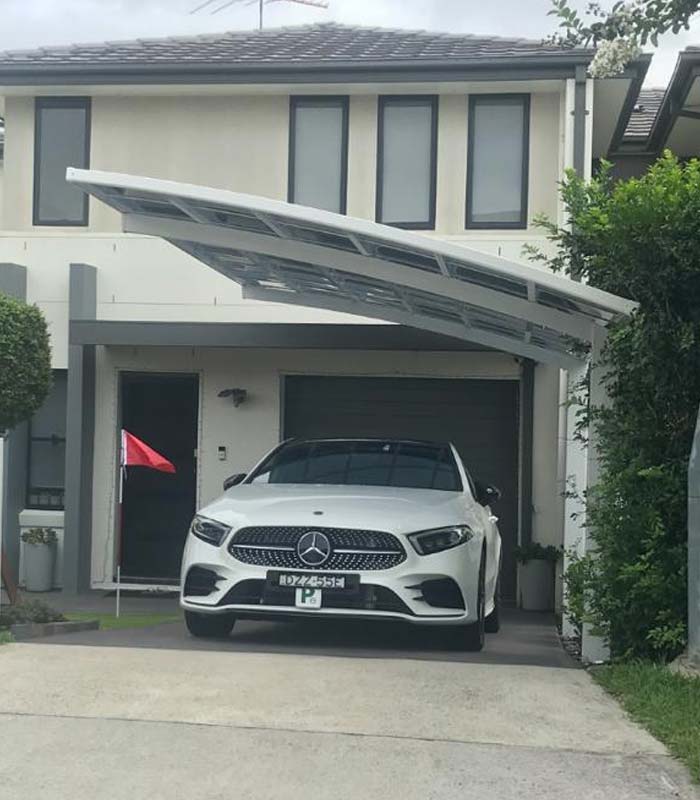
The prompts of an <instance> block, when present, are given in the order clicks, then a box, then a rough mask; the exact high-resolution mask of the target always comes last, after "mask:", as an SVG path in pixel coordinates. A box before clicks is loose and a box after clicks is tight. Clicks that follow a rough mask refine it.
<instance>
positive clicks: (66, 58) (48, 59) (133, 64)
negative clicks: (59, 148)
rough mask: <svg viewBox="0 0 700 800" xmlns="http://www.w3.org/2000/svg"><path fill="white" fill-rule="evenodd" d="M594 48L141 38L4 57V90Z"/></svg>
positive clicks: (365, 34) (485, 40) (500, 61)
mask: <svg viewBox="0 0 700 800" xmlns="http://www.w3.org/2000/svg"><path fill="white" fill-rule="evenodd" d="M592 56H593V51H592V50H591V49H587V48H563V47H560V46H557V45H554V44H548V43H545V42H543V41H538V40H529V39H519V38H500V37H496V36H471V35H466V34H451V33H434V32H429V31H423V30H414V31H409V30H398V29H388V28H374V27H362V26H355V25H341V24H339V23H335V22H331V23H322V24H317V25H303V26H298V27H286V28H271V29H267V30H263V31H228V32H223V33H216V34H211V35H200V36H186V37H169V38H163V39H136V40H134V41H123V42H121V41H120V42H101V43H98V44H75V45H69V46H66V47H41V48H38V49H35V50H21V51H9V52H2V53H0V83H4V84H7V83H10V82H24V83H28V78H29V77H30V76H32V75H34V76H36V75H37V74H44V75H46V74H47V73H50V74H51V75H61V76H62V79H65V75H66V74H67V73H73V74H75V73H79V72H93V73H95V72H101V73H102V74H107V73H115V72H117V73H121V74H122V75H123V74H124V73H127V72H130V73H132V74H133V73H137V72H143V71H150V72H153V71H158V70H161V71H163V72H167V71H168V70H171V71H177V73H179V74H181V73H184V72H188V71H197V70H199V71H202V70H209V71H216V70H221V69H226V70H228V71H229V72H230V71H235V70H242V71H247V72H248V73H251V71H252V72H254V71H255V70H256V69H258V70H262V71H264V70H267V71H270V70H274V69H275V68H277V69H280V70H281V69H285V68H296V69H302V68H303V69H311V68H313V69H318V70H329V69H337V68H348V67H355V68H362V69H363V70H365V71H367V70H370V69H376V68H377V67H387V68H392V69H397V68H401V67H403V68H407V69H411V70H415V69H417V68H427V67H430V66H440V67H453V68H454V67H478V68H484V67H486V66H489V65H498V66H503V65H509V64H510V65H523V64H526V65H527V64H543V63H546V64H548V65H549V66H550V67H551V66H552V65H557V64H565V65H572V64H586V63H588V62H589V61H590V60H591V58H592Z"/></svg>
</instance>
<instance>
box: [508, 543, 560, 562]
mask: <svg viewBox="0 0 700 800" xmlns="http://www.w3.org/2000/svg"><path fill="white" fill-rule="evenodd" d="M561 554H562V551H561V549H560V548H559V547H554V545H551V544H548V545H543V544H540V543H539V542H530V543H529V544H524V545H518V547H516V548H515V560H516V561H518V562H519V563H520V564H527V562H528V561H551V562H552V564H556V563H557V561H559V559H560V558H561Z"/></svg>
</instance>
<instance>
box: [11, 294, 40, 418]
mask: <svg viewBox="0 0 700 800" xmlns="http://www.w3.org/2000/svg"><path fill="white" fill-rule="evenodd" d="M50 388H51V350H50V347H49V334H48V331H47V329H46V321H45V320H44V317H43V315H42V313H41V311H40V310H39V309H38V308H37V307H36V306H30V305H27V304H26V303H22V302H20V301H19V300H14V299H13V298H11V297H8V296H7V295H4V294H2V293H1V292H0V433H3V432H4V431H6V430H9V429H10V428H13V427H14V426H15V425H17V424H18V423H20V422H23V421H24V420H26V419H29V418H30V417H31V416H32V414H34V412H35V411H36V410H37V409H38V408H39V406H41V404H42V403H43V402H44V399H45V398H46V395H47V394H48V392H49V389H50Z"/></svg>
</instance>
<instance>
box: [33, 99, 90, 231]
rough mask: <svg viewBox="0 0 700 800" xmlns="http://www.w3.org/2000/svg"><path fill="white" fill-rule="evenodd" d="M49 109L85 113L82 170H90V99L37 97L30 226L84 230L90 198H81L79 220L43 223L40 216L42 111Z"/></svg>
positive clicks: (87, 220) (86, 223)
mask: <svg viewBox="0 0 700 800" xmlns="http://www.w3.org/2000/svg"><path fill="white" fill-rule="evenodd" d="M51 108H69V109H70V108H72V109H76V110H81V111H82V110H84V111H85V149H84V158H85V164H84V167H83V169H89V168H90V142H91V137H92V102H91V98H90V97H37V98H35V100H34V181H33V192H34V196H33V199H32V225H35V226H37V227H53V228H84V227H87V226H88V225H89V223H90V197H89V196H88V195H87V194H85V196H84V198H83V213H82V215H81V218H80V220H67V219H62V220H51V221H43V220H42V219H41V216H40V203H39V196H40V188H41V178H40V172H41V170H40V164H41V160H40V157H41V142H42V136H43V131H42V111H44V110H45V109H51Z"/></svg>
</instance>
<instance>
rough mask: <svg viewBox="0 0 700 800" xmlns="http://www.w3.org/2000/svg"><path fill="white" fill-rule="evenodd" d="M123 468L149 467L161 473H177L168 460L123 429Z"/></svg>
mask: <svg viewBox="0 0 700 800" xmlns="http://www.w3.org/2000/svg"><path fill="white" fill-rule="evenodd" d="M121 465H122V467H149V468H150V469H157V470H159V471H160V472H175V467H174V466H173V465H172V464H171V463H170V461H168V459H167V458H165V457H164V456H162V455H161V454H160V453H156V451H155V450H153V448H151V447H149V446H148V445H147V444H145V443H144V442H142V441H141V440H140V439H137V438H136V437H135V436H134V434H133V433H129V431H125V430H123V429H122V455H121Z"/></svg>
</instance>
